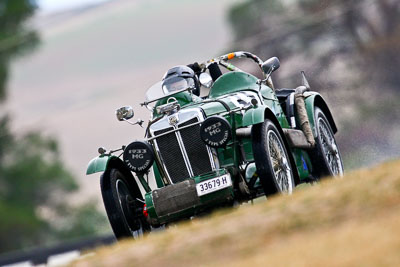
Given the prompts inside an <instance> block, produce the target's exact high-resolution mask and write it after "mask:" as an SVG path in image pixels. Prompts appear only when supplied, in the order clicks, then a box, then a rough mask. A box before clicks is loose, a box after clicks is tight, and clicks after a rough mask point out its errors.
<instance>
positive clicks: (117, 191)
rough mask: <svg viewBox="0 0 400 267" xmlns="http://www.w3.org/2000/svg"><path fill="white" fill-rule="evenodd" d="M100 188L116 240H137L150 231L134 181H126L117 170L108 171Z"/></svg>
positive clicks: (125, 177)
mask: <svg viewBox="0 0 400 267" xmlns="http://www.w3.org/2000/svg"><path fill="white" fill-rule="evenodd" d="M130 178H131V179H133V177H130ZM100 186H101V194H102V197H103V202H104V207H105V209H106V212H107V216H108V220H109V221H110V224H111V228H112V229H113V232H114V234H115V237H116V238H117V239H121V238H126V237H134V238H139V237H141V236H143V234H144V233H145V232H147V231H149V230H150V225H149V224H148V223H147V221H146V219H145V218H144V216H143V202H142V201H143V198H142V195H141V193H140V190H139V188H138V186H137V185H136V183H135V181H130V180H128V179H127V176H126V175H124V174H123V173H122V172H121V171H119V170H118V169H110V170H107V171H106V172H105V173H104V174H103V175H102V176H101V183H100Z"/></svg>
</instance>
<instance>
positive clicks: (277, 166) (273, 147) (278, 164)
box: [267, 130, 293, 194]
mask: <svg viewBox="0 0 400 267" xmlns="http://www.w3.org/2000/svg"><path fill="white" fill-rule="evenodd" d="M267 140H268V141H267V142H268V151H269V158H270V161H271V163H272V169H273V172H274V176H275V180H276V182H277V184H278V187H279V191H280V192H284V193H287V194H291V193H292V191H293V173H292V169H291V167H290V164H289V159H288V156H287V152H286V149H284V147H283V144H282V142H281V140H280V139H279V137H278V136H277V135H276V133H275V132H274V131H273V130H269V131H268V133H267Z"/></svg>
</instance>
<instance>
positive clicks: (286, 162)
mask: <svg viewBox="0 0 400 267" xmlns="http://www.w3.org/2000/svg"><path fill="white" fill-rule="evenodd" d="M252 138H253V153H254V160H255V163H256V168H257V174H258V176H259V177H260V182H261V185H262V186H263V189H264V192H265V195H266V196H269V195H272V194H275V193H279V192H281V193H286V194H291V193H292V192H293V188H294V186H295V183H294V177H293V170H292V166H291V164H290V158H289V154H288V151H287V149H286V146H285V144H284V142H283V140H282V137H281V135H280V133H279V131H278V129H277V128H276V126H275V124H274V123H273V122H272V121H271V120H269V119H266V120H265V121H264V122H263V123H261V124H256V125H253V129H252Z"/></svg>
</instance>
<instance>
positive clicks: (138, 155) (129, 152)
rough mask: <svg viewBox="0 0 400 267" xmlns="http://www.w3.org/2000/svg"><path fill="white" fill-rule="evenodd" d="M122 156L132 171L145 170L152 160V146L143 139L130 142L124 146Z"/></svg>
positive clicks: (148, 167)
mask: <svg viewBox="0 0 400 267" xmlns="http://www.w3.org/2000/svg"><path fill="white" fill-rule="evenodd" d="M123 158H124V162H125V164H126V166H128V168H129V169H131V170H132V171H133V172H139V173H141V172H146V171H148V170H149V169H150V167H151V166H152V165H153V162H154V151H153V147H152V146H151V145H150V144H149V143H146V142H143V141H135V142H132V143H130V144H129V145H128V146H127V147H126V148H125V151H124V156H123Z"/></svg>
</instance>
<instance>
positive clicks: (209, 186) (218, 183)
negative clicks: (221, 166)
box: [196, 174, 232, 196]
mask: <svg viewBox="0 0 400 267" xmlns="http://www.w3.org/2000/svg"><path fill="white" fill-rule="evenodd" d="M231 185H232V180H231V176H230V175H229V174H225V175H222V176H219V177H215V178H212V179H209V180H206V181H203V182H201V183H198V184H196V190H197V195H198V196H202V195H206V194H209V193H212V192H215V191H218V190H221V189H223V188H226V187H229V186H231Z"/></svg>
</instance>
